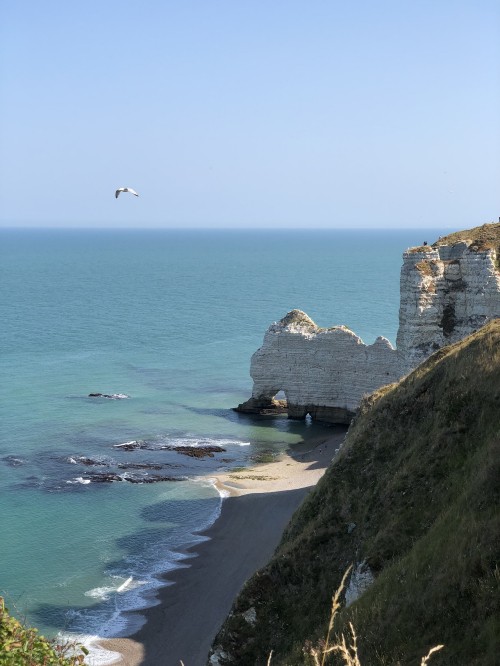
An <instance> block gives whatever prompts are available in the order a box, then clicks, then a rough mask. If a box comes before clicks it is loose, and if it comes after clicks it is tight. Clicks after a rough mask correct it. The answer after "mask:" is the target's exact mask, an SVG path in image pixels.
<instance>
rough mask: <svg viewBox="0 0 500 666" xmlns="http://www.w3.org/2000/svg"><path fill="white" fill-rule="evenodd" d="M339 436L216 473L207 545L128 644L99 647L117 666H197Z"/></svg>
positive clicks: (178, 573)
mask: <svg viewBox="0 0 500 666" xmlns="http://www.w3.org/2000/svg"><path fill="white" fill-rule="evenodd" d="M345 433H346V428H343V427H338V428H332V435H331V436H330V437H329V438H328V439H326V440H324V441H321V442H319V443H316V444H315V445H312V448H311V449H310V450H309V451H306V452H303V453H300V454H294V455H293V457H292V456H290V455H286V456H283V458H282V459H280V460H279V461H278V462H272V463H267V464H262V465H256V466H255V467H251V468H246V469H244V470H242V471H240V472H234V473H227V474H221V475H218V476H217V477H216V485H217V487H218V488H219V489H220V490H223V491H225V492H226V493H228V497H227V498H226V499H224V501H223V503H222V510H221V515H220V517H219V518H218V519H217V520H216V521H215V523H214V524H213V525H212V526H211V527H210V528H209V529H208V530H207V531H206V532H204V533H203V535H204V536H206V537H208V540H207V541H204V542H202V543H200V544H197V545H196V546H194V547H193V548H192V549H190V550H188V551H186V552H187V554H188V559H186V560H184V561H183V566H182V568H179V569H175V570H173V571H170V572H169V573H168V574H166V576H165V580H166V583H167V585H166V587H163V588H161V589H160V590H159V593H158V595H159V601H160V603H159V605H157V606H153V607H152V608H149V609H147V610H145V611H142V614H143V615H144V616H145V617H146V624H145V625H144V626H143V627H142V628H141V629H140V630H139V631H138V632H137V633H136V634H134V635H133V636H131V637H130V638H116V639H108V640H103V641H101V642H100V645H102V647H104V648H105V649H107V650H112V651H115V652H118V653H120V655H121V657H120V660H119V661H116V663H117V664H120V666H179V664H180V662H181V660H182V662H183V663H184V665H185V666H205V665H206V663H207V657H208V652H209V650H210V646H211V644H212V642H213V639H214V638H215V636H216V634H217V632H218V630H219V628H220V626H221V625H222V623H223V621H224V620H225V618H226V616H227V615H228V613H229V611H230V609H231V606H232V604H233V601H234V599H235V597H236V596H237V594H238V592H239V591H240V589H241V588H242V586H243V584H244V583H245V581H246V580H248V578H250V576H252V574H253V573H255V571H257V569H259V568H261V567H262V566H264V565H265V564H266V563H267V562H268V561H269V559H270V557H271V556H272V554H273V552H274V550H275V548H276V546H277V545H278V543H279V541H280V539H281V535H282V533H283V530H284V528H285V527H286V525H287V523H288V522H289V520H290V518H291V517H292V515H293V513H294V512H295V510H296V509H297V508H298V507H299V505H300V504H301V502H302V500H303V499H304V497H305V496H306V495H307V493H308V492H309V491H310V489H311V488H312V487H313V486H314V485H316V483H317V482H318V480H319V479H320V478H321V476H322V475H323V473H324V471H325V469H326V467H327V466H328V465H329V463H330V462H331V460H332V458H333V456H334V454H335V451H336V450H337V449H338V448H339V446H340V444H341V442H342V441H343V439H344V437H345Z"/></svg>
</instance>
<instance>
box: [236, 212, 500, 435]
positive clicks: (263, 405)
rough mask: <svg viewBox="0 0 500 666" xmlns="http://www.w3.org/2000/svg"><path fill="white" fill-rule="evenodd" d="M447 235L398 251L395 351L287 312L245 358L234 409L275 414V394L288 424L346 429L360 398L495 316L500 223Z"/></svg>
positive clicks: (499, 295)
mask: <svg viewBox="0 0 500 666" xmlns="http://www.w3.org/2000/svg"><path fill="white" fill-rule="evenodd" d="M467 233H469V234H470V238H467V237H465V238H463V236H464V234H465V235H466V236H467ZM485 235H486V237H487V238H490V237H491V238H493V242H485V241H484V236H485ZM455 236H456V234H452V235H451V236H450V237H447V238H449V239H450V241H447V238H446V239H442V240H440V241H438V243H437V244H434V245H433V246H424V247H420V248H410V249H409V250H407V251H406V252H404V254H403V266H402V269H401V280H400V309H399V329H398V335H397V347H396V349H394V348H393V347H392V345H391V344H390V342H389V341H388V340H387V339H386V338H383V337H379V338H377V340H376V341H375V342H374V343H373V344H372V345H365V344H364V343H363V341H362V340H361V339H360V338H359V337H358V336H357V335H356V334H355V333H353V332H352V331H350V330H349V329H348V328H346V327H345V326H334V327H332V328H320V327H318V326H317V325H316V324H315V323H314V322H313V321H312V319H310V318H309V317H308V316H307V315H306V314H305V313H304V312H302V311H300V310H292V311H291V312H289V313H288V314H287V315H286V316H285V317H283V319H281V320H280V321H279V322H275V323H273V324H271V326H270V327H269V329H268V330H267V332H266V334H265V336H264V342H263V344H262V347H261V348H260V349H258V350H257V351H256V352H255V354H254V355H253V356H252V360H251V367H250V375H251V377H252V379H253V382H254V385H253V390H252V397H251V398H250V399H249V400H247V402H245V403H243V404H242V405H239V406H238V408H237V409H238V410H239V411H243V412H253V413H263V412H265V411H267V410H269V409H271V410H272V409H273V408H275V407H277V408H279V405H278V403H277V402H276V401H275V400H274V397H275V396H276V394H277V393H278V392H280V391H283V392H284V394H285V397H286V403H287V407H286V410H287V413H288V416H289V418H304V417H305V416H306V414H310V415H311V416H312V417H313V418H315V419H318V420H322V421H329V422H333V423H349V421H350V420H351V418H352V416H353V415H354V413H355V412H356V409H357V408H358V406H359V403H360V401H361V399H362V397H363V396H364V395H366V394H369V393H371V392H372V391H374V390H375V389H377V388H379V387H380V386H382V385H384V384H388V383H391V382H393V381H397V380H398V379H400V378H401V377H402V376H403V375H405V374H407V373H408V372H409V371H410V370H412V369H413V368H414V367H416V366H417V365H418V364H419V363H420V362H422V361H423V360H424V359H426V358H427V357H428V356H429V355H430V354H432V353H433V352H434V351H436V350H437V349H439V348H440V347H442V346H444V345H447V344H450V343H452V342H456V341H457V340H459V339H461V338H463V337H465V336H466V335H469V334H470V333H472V332H473V331H475V330H477V329H478V328H480V327H481V326H482V325H483V324H485V323H486V322H487V321H488V320H489V319H492V318H494V317H500V272H499V269H498V260H499V259H500V252H499V249H498V247H499V244H500V223H498V224H492V225H483V226H482V227H476V229H471V230H470V232H461V234H460V235H459V236H460V237H459V239H458V240H456V239H455V238H454V237H455ZM478 238H480V239H482V240H478Z"/></svg>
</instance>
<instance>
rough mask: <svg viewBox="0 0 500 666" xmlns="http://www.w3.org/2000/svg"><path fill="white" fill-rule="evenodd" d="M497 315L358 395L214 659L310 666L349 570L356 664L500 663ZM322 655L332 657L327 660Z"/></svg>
mask: <svg viewBox="0 0 500 666" xmlns="http://www.w3.org/2000/svg"><path fill="white" fill-rule="evenodd" d="M499 414H500V319H496V320H494V321H491V322H489V323H487V324H486V325H485V326H484V327H482V328H481V329H480V330H479V331H477V332H476V333H474V334H472V335H471V336H468V337H467V338H466V339H464V340H462V341H460V342H457V343H455V344H454V345H451V346H447V347H445V348H443V349H441V350H439V351H437V352H436V353H434V354H433V355H431V357H430V358H429V359H427V360H426V361H425V362H424V363H422V364H420V365H419V366H418V367H417V368H416V369H415V370H414V371H413V372H412V373H410V374H409V375H407V376H406V377H405V378H404V379H402V380H401V381H400V382H398V383H395V384H392V385H390V386H384V387H383V388H381V389H379V390H378V391H376V392H375V393H374V394H372V395H371V396H370V397H369V398H367V399H365V400H364V401H363V402H362V405H361V408H360V410H359V412H358V414H357V415H356V417H355V419H354V421H353V423H352V425H351V427H350V428H349V431H348V433H347V436H346V440H345V442H344V444H343V446H342V448H341V449H340V451H339V453H338V454H337V456H336V457H335V458H334V460H333V461H332V464H331V465H330V467H329V468H328V469H327V471H326V473H325V475H324V476H323V478H322V479H321V480H320V481H319V483H318V484H317V486H316V487H315V488H314V489H313V490H312V491H311V493H310V494H309V495H308V496H307V498H306V500H305V501H304V503H303V504H302V506H301V507H300V508H299V510H298V511H297V512H296V513H295V515H294V516H293V518H292V521H291V522H290V524H289V526H288V527H287V529H286V531H285V533H284V535H283V538H282V541H281V543H280V545H279V547H278V549H277V550H276V553H275V555H274V556H273V558H272V559H271V561H270V562H269V563H268V564H267V565H266V566H265V567H264V568H263V569H261V570H260V571H258V572H257V573H256V574H255V575H254V576H253V577H252V578H251V579H250V580H249V581H248V582H247V583H246V585H245V586H244V588H243V590H242V591H241V593H240V595H239V597H238V598H237V599H236V601H235V603H234V605H233V608H232V610H231V613H230V615H229V616H228V618H227V620H226V622H225V623H224V625H223V626H222V628H221V630H220V632H219V635H218V636H217V638H216V640H215V643H214V647H213V652H212V657H211V660H210V664H212V665H214V664H215V665H216V664H218V665H219V666H231V665H233V664H234V665H236V664H237V665H238V666H264V665H265V664H266V663H268V657H269V653H270V652H271V650H273V656H272V662H271V663H272V664H273V665H275V666H285V665H286V666H292V665H294V664H297V665H299V664H304V663H312V660H311V662H309V661H307V659H305V658H304V653H303V648H304V646H307V642H308V641H312V644H313V645H316V644H317V641H318V639H321V638H324V637H325V636H326V633H327V630H328V617H329V610H330V608H331V599H332V594H333V592H334V591H335V590H336V589H337V588H338V586H339V583H340V580H341V579H342V576H343V574H344V572H345V571H346V570H347V568H348V567H349V565H353V569H352V572H351V575H350V578H349V580H348V583H347V590H346V595H345V597H346V607H345V609H344V610H343V611H342V613H341V614H340V617H339V624H337V623H336V625H335V629H334V631H335V632H337V631H341V630H343V631H345V632H346V633H347V634H349V633H350V632H349V625H348V623H349V622H353V624H354V626H355V628H356V633H357V635H358V645H359V649H360V661H361V663H362V664H370V665H372V666H383V665H384V666H387V665H388V664H393V665H394V666H396V665H397V664H399V665H403V664H404V665H405V666H418V665H419V664H420V663H421V658H422V656H423V655H424V654H426V652H427V651H428V650H429V648H430V647H432V646H434V645H437V644H444V645H445V647H444V649H443V650H442V651H441V652H439V655H437V656H436V657H435V659H434V658H433V660H432V663H434V661H435V662H436V666H437V664H438V663H439V664H440V665H442V666H445V665H446V666H457V664H467V665H468V666H494V665H495V664H498V654H499V650H500V643H499V642H500V631H499V629H500V595H499V572H498V561H499V558H500V538H499V534H500V512H499V506H500V429H499V428H500V420H499ZM328 663H330V662H328Z"/></svg>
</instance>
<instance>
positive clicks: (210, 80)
mask: <svg viewBox="0 0 500 666" xmlns="http://www.w3.org/2000/svg"><path fill="white" fill-rule="evenodd" d="M499 34H500V3H499V2H498V0H474V1H473V0H468V1H466V2H463V1H461V0H431V1H428V0H419V1H418V2H416V1H414V0H395V1H386V0H377V1H376V2H375V1H372V0H364V1H363V0H359V1H357V0H352V1H350V2H349V1H347V0H302V1H300V2H299V1H294V0H227V1H226V0H177V1H174V0H170V1H169V0H163V1H160V0H157V1H155V0H152V1H151V0H149V1H148V0H144V1H143V2H128V1H127V0H120V1H115V0H86V1H85V2H83V1H79V2H77V1H76V0H75V1H74V2H73V1H69V0H57V1H51V0H43V1H41V0H31V1H30V0H2V3H1V4H0V66H1V71H0V74H1V76H0V95H1V102H0V128H1V129H0V132H1V134H0V142H1V145H0V225H1V226H4V227H5V226H40V227H41V226H67V227H79V226H80V227H81V226H92V227H96V226H102V227H255V228H257V227H283V228H285V227H318V228H319V227H321V228H333V227H399V228H401V227H434V228H443V227H448V226H449V227H451V228H455V229H458V228H467V227H470V226H476V225H478V224H482V223H484V222H489V221H494V220H495V221H496V220H497V219H498V216H499V215H500V39H499ZM119 186H130V187H133V188H134V189H136V190H137V191H138V192H139V194H140V197H139V198H138V199H137V198H135V197H132V196H131V195H121V196H120V197H119V199H118V200H115V197H114V191H115V189H116V188H117V187H119Z"/></svg>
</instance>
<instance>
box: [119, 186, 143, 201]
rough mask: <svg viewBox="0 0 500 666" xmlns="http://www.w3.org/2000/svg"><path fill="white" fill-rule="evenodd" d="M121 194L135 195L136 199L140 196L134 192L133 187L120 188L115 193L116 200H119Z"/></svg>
mask: <svg viewBox="0 0 500 666" xmlns="http://www.w3.org/2000/svg"><path fill="white" fill-rule="evenodd" d="M120 192H130V194H133V195H134V196H136V197H138V196H139V195H138V194H137V192H136V191H135V190H133V189H132V188H131V187H119V188H118V189H117V190H116V192H115V199H118V195H119V194H120Z"/></svg>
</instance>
